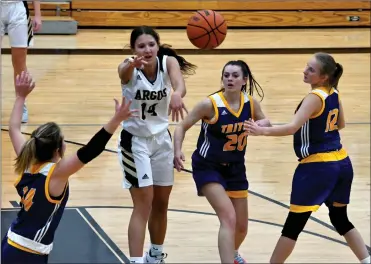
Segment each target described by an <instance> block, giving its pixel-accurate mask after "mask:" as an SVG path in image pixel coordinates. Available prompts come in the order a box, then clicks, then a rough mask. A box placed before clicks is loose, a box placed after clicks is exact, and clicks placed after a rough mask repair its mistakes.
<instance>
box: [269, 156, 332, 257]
mask: <svg viewBox="0 0 371 264" xmlns="http://www.w3.org/2000/svg"><path fill="white" fill-rule="evenodd" d="M334 169H336V166H335V168H334V165H333V162H314V163H303V164H299V165H298V167H297V168H296V170H295V174H294V177H293V181H292V191H291V198H290V212H289V214H288V216H287V218H286V222H285V224H284V227H283V229H282V232H281V233H282V235H281V237H280V238H279V240H278V242H277V244H276V247H275V249H274V251H273V254H272V256H271V259H270V263H284V262H285V260H286V259H287V258H288V257H289V256H290V255H291V253H292V251H293V250H294V247H295V245H296V241H297V239H298V237H299V235H300V233H301V232H302V231H303V229H304V227H305V225H306V223H307V221H308V219H309V217H310V215H311V213H312V212H315V211H317V210H318V208H319V207H320V206H321V205H322V204H323V203H324V202H325V201H326V199H327V198H328V197H329V195H330V193H331V191H332V190H333V188H334V186H335V184H336V181H337V178H338V172H337V171H334Z"/></svg>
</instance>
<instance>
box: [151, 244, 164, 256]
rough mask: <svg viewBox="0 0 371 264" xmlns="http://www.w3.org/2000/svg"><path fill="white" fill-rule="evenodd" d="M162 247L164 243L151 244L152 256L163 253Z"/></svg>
mask: <svg viewBox="0 0 371 264" xmlns="http://www.w3.org/2000/svg"><path fill="white" fill-rule="evenodd" d="M162 249H163V246H162V245H156V244H151V246H150V248H149V254H150V256H151V257H154V256H159V255H161V254H162Z"/></svg>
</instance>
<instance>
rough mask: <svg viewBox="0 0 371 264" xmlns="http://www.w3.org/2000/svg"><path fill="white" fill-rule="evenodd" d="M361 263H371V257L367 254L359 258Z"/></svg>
mask: <svg viewBox="0 0 371 264" xmlns="http://www.w3.org/2000/svg"><path fill="white" fill-rule="evenodd" d="M361 263H371V257H370V256H368V257H367V258H365V259H362V260H361Z"/></svg>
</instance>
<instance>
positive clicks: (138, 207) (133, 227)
mask: <svg viewBox="0 0 371 264" xmlns="http://www.w3.org/2000/svg"><path fill="white" fill-rule="evenodd" d="M146 143H147V142H146V139H145V138H143V139H142V138H138V137H134V136H132V135H131V134H130V133H128V132H126V131H124V130H123V131H122V133H121V138H120V151H119V159H120V160H119V161H120V164H121V166H122V169H123V171H124V181H123V187H124V188H127V189H130V195H131V198H132V201H133V211H132V214H131V217H130V222H129V227H128V240H129V254H130V261H131V262H135V263H143V246H144V240H145V233H146V226H147V222H148V218H149V215H150V212H151V207H152V200H153V186H152V185H153V179H152V171H151V163H150V158H149V153H148V148H147V144H146Z"/></svg>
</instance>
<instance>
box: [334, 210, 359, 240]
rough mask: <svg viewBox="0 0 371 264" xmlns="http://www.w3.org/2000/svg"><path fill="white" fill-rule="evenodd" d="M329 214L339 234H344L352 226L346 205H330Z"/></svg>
mask: <svg viewBox="0 0 371 264" xmlns="http://www.w3.org/2000/svg"><path fill="white" fill-rule="evenodd" d="M329 216H330V221H331V224H332V225H333V226H334V227H335V229H336V231H337V232H338V233H339V234H340V235H341V236H343V235H345V234H346V233H348V232H349V231H350V230H352V229H353V228H354V226H353V224H352V223H351V222H350V221H349V219H348V214H347V206H342V207H335V206H330V207H329Z"/></svg>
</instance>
